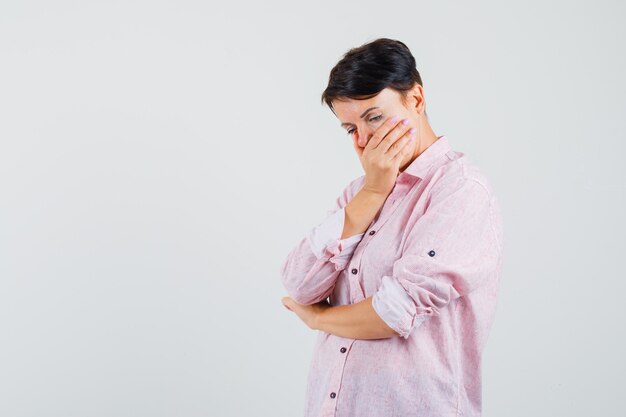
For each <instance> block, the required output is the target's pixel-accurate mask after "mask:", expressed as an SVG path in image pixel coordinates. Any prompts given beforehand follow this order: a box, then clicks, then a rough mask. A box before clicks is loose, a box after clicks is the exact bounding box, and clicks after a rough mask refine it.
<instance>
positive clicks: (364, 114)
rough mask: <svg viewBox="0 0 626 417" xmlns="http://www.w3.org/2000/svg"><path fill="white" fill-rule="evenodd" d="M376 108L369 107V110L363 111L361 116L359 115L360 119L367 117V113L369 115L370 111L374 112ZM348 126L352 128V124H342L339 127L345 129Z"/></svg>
mask: <svg viewBox="0 0 626 417" xmlns="http://www.w3.org/2000/svg"><path fill="white" fill-rule="evenodd" d="M377 108H378V107H370V108H369V109H367V110H365V111H364V112H363V114H361V119H362V118H364V117H365V116H367V113H369V112H370V111H372V110H374V109H377ZM348 125H352V126H354V124H352V123H342V124H341V125H340V126H341V127H345V126H348Z"/></svg>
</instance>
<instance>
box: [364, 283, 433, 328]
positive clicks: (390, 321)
mask: <svg viewBox="0 0 626 417" xmlns="http://www.w3.org/2000/svg"><path fill="white" fill-rule="evenodd" d="M372 307H373V308H374V311H376V313H377V314H378V315H379V316H380V318H381V319H382V320H383V321H384V322H385V323H387V325H388V326H389V327H391V328H392V329H393V330H395V331H396V332H397V333H398V334H399V335H400V336H402V337H403V338H404V339H408V337H409V334H410V333H411V332H412V331H413V329H415V328H417V327H418V326H419V325H420V324H422V322H423V321H424V320H426V317H427V316H426V315H420V316H418V315H417V314H416V309H415V303H414V301H413V299H412V298H411V296H409V294H408V293H407V292H406V290H405V289H404V287H402V285H400V283H399V282H398V280H397V279H395V278H394V277H391V276H387V275H383V277H382V280H381V285H380V287H379V288H378V291H376V293H374V296H373V297H372Z"/></svg>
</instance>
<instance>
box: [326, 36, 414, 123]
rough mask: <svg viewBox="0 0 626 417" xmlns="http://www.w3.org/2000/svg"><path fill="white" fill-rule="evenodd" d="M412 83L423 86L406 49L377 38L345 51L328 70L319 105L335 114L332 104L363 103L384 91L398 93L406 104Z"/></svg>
mask: <svg viewBox="0 0 626 417" xmlns="http://www.w3.org/2000/svg"><path fill="white" fill-rule="evenodd" d="M415 83H418V84H419V85H423V84H422V77H421V76H420V73H419V71H417V68H416V65H415V58H414V57H413V54H411V51H410V50H409V48H408V47H407V46H406V45H405V44H404V43H402V42H400V41H398V40H395V39H389V38H378V39H376V40H374V41H371V42H368V43H365V44H363V45H361V46H359V47H356V48H352V49H350V50H348V52H346V53H345V54H344V55H343V57H342V58H341V60H340V61H339V62H338V63H337V64H336V65H335V66H334V67H333V69H331V70H330V75H329V77H328V86H327V87H326V89H325V90H324V92H323V93H322V104H324V103H326V105H328V107H329V108H330V109H331V110H332V112H333V113H335V110H334V108H333V105H332V102H333V100H336V99H339V100H341V99H345V98H351V99H355V100H364V99H368V98H371V97H374V96H375V95H377V94H378V93H380V92H381V91H382V90H384V89H385V88H387V87H389V88H391V89H393V90H396V91H398V92H399V93H401V98H402V101H403V102H404V103H406V101H405V100H406V93H407V91H408V90H410V89H411V88H413V87H414V85H415Z"/></svg>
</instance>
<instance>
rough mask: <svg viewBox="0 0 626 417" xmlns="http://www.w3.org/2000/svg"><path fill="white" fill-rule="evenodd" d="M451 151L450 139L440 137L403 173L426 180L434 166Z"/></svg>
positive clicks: (444, 136)
mask: <svg viewBox="0 0 626 417" xmlns="http://www.w3.org/2000/svg"><path fill="white" fill-rule="evenodd" d="M451 149H452V147H451V146H450V143H449V142H448V137H447V136H446V135H443V136H439V137H438V138H437V140H436V141H434V142H433V143H431V144H430V146H429V147H428V148H426V149H425V150H423V151H422V153H421V154H419V156H418V157H417V158H415V159H414V160H413V162H411V164H410V165H409V166H408V167H406V168H405V169H404V171H403V172H406V173H407V174H410V175H413V176H415V177H418V178H421V179H424V177H425V175H426V174H427V173H428V171H429V169H430V167H431V166H432V164H433V163H434V162H436V161H437V160H438V159H439V158H440V157H442V156H443V155H445V154H446V153H447V152H448V151H450V150H451Z"/></svg>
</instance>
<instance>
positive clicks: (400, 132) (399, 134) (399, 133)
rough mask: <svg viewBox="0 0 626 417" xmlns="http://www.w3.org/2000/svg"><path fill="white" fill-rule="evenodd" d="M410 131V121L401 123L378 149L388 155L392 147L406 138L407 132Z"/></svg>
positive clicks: (405, 120)
mask: <svg viewBox="0 0 626 417" xmlns="http://www.w3.org/2000/svg"><path fill="white" fill-rule="evenodd" d="M410 129H411V125H410V121H409V119H404V120H403V121H402V122H399V123H398V124H397V125H396V126H394V127H393V129H391V131H390V132H389V133H388V134H387V136H385V138H384V139H383V140H382V141H381V142H380V144H379V145H378V148H377V149H380V150H381V151H382V152H384V153H387V152H388V151H389V149H390V148H391V147H392V146H394V145H395V144H396V143H397V142H398V141H399V140H400V139H402V138H403V137H404V135H406V134H407V132H409V130H410ZM399 146H402V145H401V144H400V145H399Z"/></svg>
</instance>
